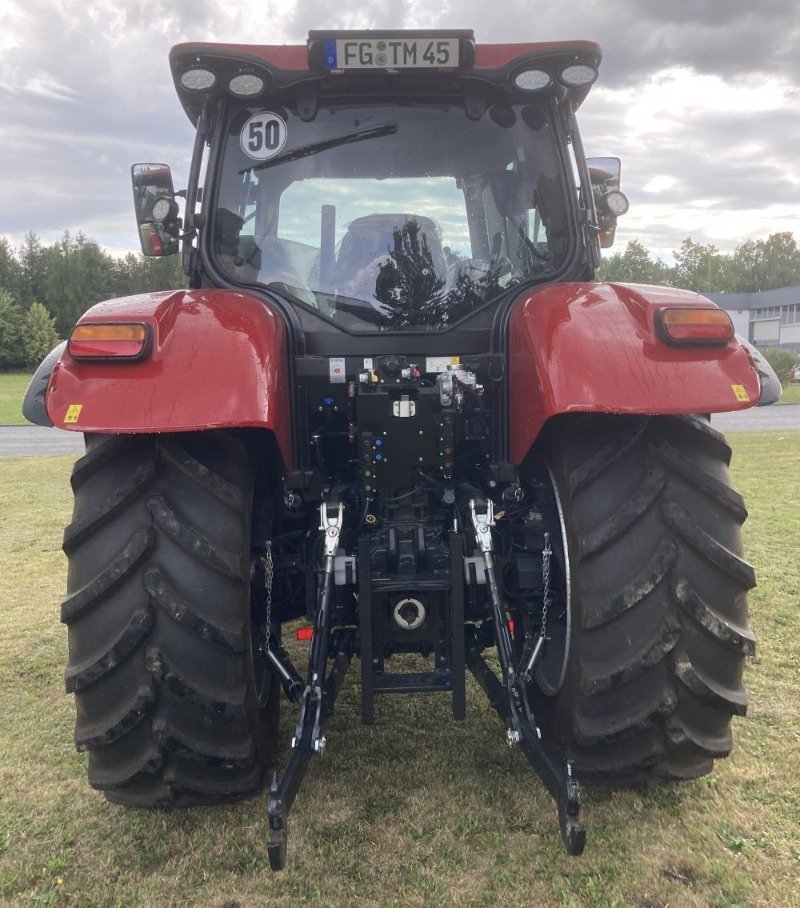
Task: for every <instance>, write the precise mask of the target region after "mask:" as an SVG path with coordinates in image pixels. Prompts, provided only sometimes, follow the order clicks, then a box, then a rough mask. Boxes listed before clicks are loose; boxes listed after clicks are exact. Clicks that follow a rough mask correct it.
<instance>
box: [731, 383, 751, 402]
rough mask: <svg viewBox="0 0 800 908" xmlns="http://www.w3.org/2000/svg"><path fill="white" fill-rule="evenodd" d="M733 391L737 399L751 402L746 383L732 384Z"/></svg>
mask: <svg viewBox="0 0 800 908" xmlns="http://www.w3.org/2000/svg"><path fill="white" fill-rule="evenodd" d="M731 391H733V396H734V397H735V398H736V400H740V401H742V403H749V402H750V395H749V394H748V393H747V391H746V390H745V387H744V385H731Z"/></svg>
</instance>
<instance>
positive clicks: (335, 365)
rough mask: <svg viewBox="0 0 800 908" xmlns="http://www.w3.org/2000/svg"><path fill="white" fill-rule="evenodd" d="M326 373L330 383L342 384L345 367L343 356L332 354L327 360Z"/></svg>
mask: <svg viewBox="0 0 800 908" xmlns="http://www.w3.org/2000/svg"><path fill="white" fill-rule="evenodd" d="M328 375H329V376H330V381H331V384H332V385H343V384H344V382H345V377H346V369H345V364H344V357H343V356H332V357H331V358H330V359H329V360H328Z"/></svg>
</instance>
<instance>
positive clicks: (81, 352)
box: [67, 323, 150, 359]
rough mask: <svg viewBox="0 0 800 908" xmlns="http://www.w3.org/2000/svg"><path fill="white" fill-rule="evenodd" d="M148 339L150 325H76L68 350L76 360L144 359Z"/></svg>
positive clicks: (70, 337)
mask: <svg viewBox="0 0 800 908" xmlns="http://www.w3.org/2000/svg"><path fill="white" fill-rule="evenodd" d="M149 339H150V333H149V330H148V327H147V325H140V324H133V325H132V324H119V323H118V324H112V325H77V326H76V327H75V328H73V329H72V334H70V336H69V343H68V344H67V349H68V350H69V353H70V356H73V357H74V358H75V359H141V358H142V357H143V356H144V355H145V353H146V352H147V348H148V341H149Z"/></svg>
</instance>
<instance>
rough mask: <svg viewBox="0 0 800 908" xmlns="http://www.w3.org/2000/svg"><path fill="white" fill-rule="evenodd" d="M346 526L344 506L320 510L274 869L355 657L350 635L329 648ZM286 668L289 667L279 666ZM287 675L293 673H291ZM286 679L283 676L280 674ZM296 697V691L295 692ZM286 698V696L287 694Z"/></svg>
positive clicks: (277, 796)
mask: <svg viewBox="0 0 800 908" xmlns="http://www.w3.org/2000/svg"><path fill="white" fill-rule="evenodd" d="M343 521H344V505H343V504H342V503H341V502H339V504H338V508H337V507H334V508H332V509H329V507H328V505H327V504H326V503H323V504H322V505H321V506H320V531H321V532H322V533H323V534H324V535H323V542H324V557H323V566H322V571H321V573H320V575H319V580H318V592H317V608H316V614H315V616H314V635H313V637H312V638H311V651H310V652H309V657H308V675H307V679H306V684H305V688H304V689H303V692H302V696H301V697H300V717H299V719H298V721H297V725H296V727H295V732H294V737H293V738H292V756H291V758H290V760H289V765H288V766H287V767H286V770H285V771H284V773H283V775H282V776H281V778H280V781H279V780H278V778H277V773H276V775H275V778H274V779H273V782H272V787H271V788H270V792H269V797H268V800H267V810H268V814H269V843H268V845H267V852H268V854H269V863H270V867H271V868H272V869H273V870H282V869H283V868H284V866H285V865H286V849H287V817H288V813H289V811H290V809H291V807H292V804H293V803H294V799H295V797H296V796H297V792H298V790H299V788H300V785H301V783H302V781H303V778H304V776H305V773H306V769H307V768H308V764H309V761H310V760H311V757H312V756H313V755H314V754H315V753H322V752H323V750H324V749H325V723H326V720H327V718H328V717H329V716H330V715H331V713H332V711H333V704H334V702H335V701H336V698H337V696H338V695H339V690H340V688H341V683H342V678H343V676H344V674H345V672H346V671H347V667H348V666H349V664H350V659H351V658H352V654H353V640H352V634H351V633H348V632H340V633H337V634H336V636H335V638H334V641H333V647H332V646H331V610H332V608H333V603H332V601H331V596H332V592H333V587H334V571H335V563H336V553H337V551H338V548H339V537H340V535H341V530H342V524H343ZM331 651H333V654H334V664H333V668H332V669H331V671H330V673H328V671H327V667H328V658H329V656H330V655H331ZM281 667H283V668H284V669H285V666H281ZM287 673H289V672H287ZM279 674H280V675H281V678H282V680H283V674H282V673H281V672H280V670H279ZM292 692H293V693H294V694H295V696H296V688H295V689H293V691H292ZM287 693H288V691H287Z"/></svg>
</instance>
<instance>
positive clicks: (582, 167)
mask: <svg viewBox="0 0 800 908" xmlns="http://www.w3.org/2000/svg"><path fill="white" fill-rule="evenodd" d="M566 108H567V110H566V122H567V130H568V132H569V136H570V139H571V141H572V147H573V149H574V151H575V161H576V162H577V164H578V173H579V176H580V181H581V202H582V203H583V207H582V208H581V217H580V220H581V226H582V227H583V230H584V236H585V241H586V252H587V255H588V258H589V265H590V266H591V267H592V268H593V269H595V270H596V269H597V268H599V267H600V261H601V259H600V245H599V242H598V237H599V235H600V233H601V229H600V228H599V227H598V219H597V210H596V208H595V204H594V192H593V191H592V181H591V179H590V177H589V165H588V164H587V163H586V152H585V151H584V148H583V141H582V139H581V132H580V130H579V129H578V123H577V120H576V119H575V108H574V106H573V104H572V103H571V102H570V103H569V104H567V105H566Z"/></svg>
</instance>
